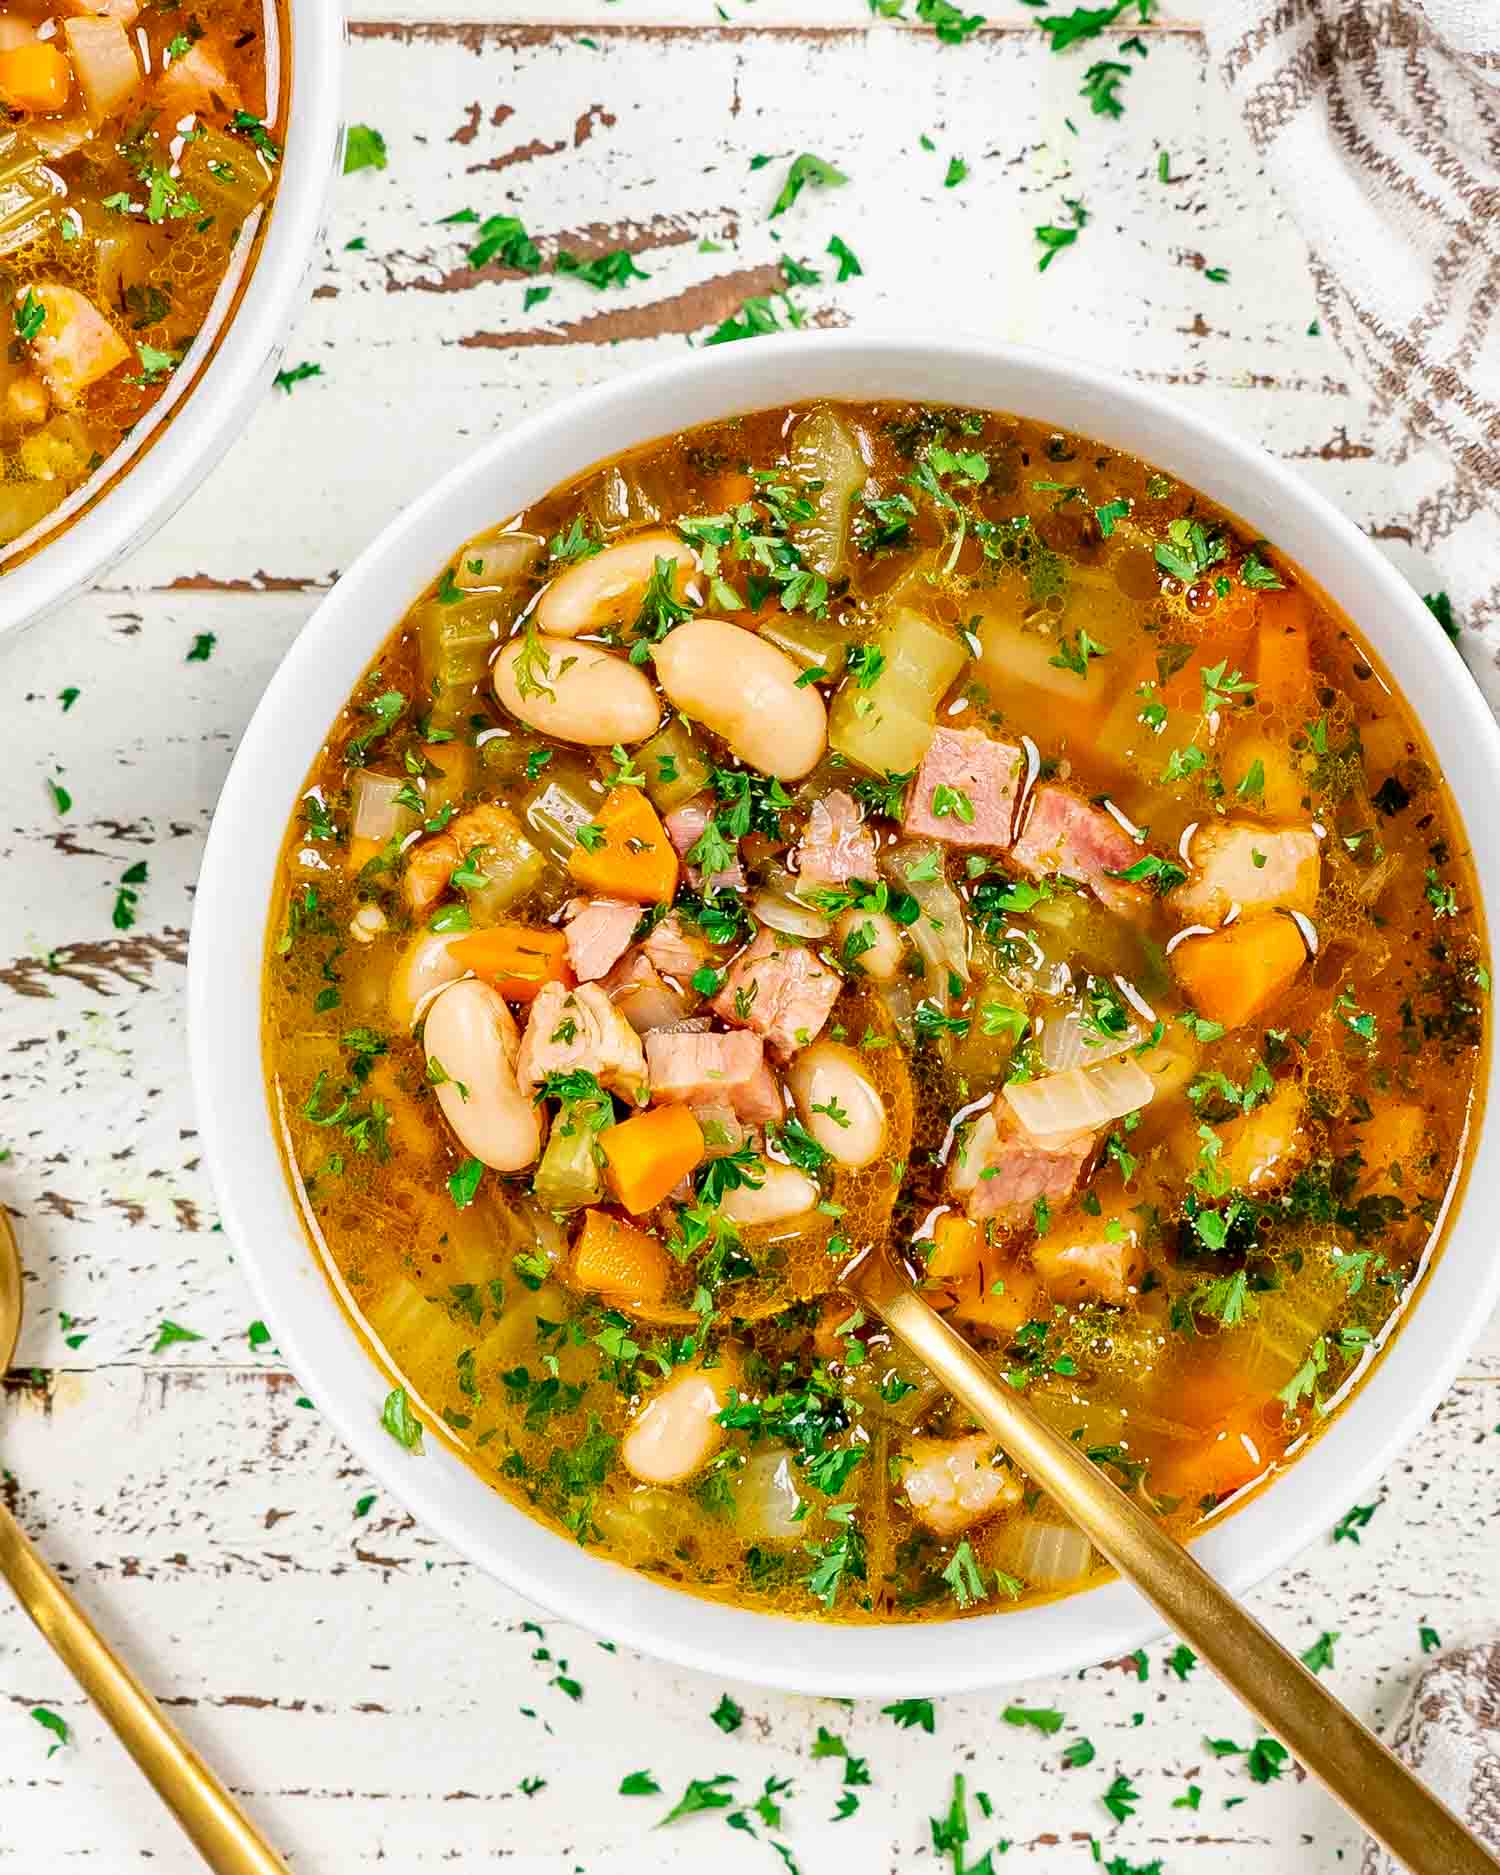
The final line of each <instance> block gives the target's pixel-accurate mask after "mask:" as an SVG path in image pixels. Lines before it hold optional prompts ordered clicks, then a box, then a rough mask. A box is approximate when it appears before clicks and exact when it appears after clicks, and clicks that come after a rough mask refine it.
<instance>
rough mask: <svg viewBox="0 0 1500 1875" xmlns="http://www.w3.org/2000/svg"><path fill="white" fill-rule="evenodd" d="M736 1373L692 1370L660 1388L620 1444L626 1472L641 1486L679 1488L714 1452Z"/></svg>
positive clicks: (723, 1368)
mask: <svg viewBox="0 0 1500 1875" xmlns="http://www.w3.org/2000/svg"><path fill="white" fill-rule="evenodd" d="M737 1372H738V1370H737V1368H735V1367H734V1366H733V1365H732V1364H731V1363H730V1362H728V1361H723V1360H721V1361H720V1363H719V1365H718V1366H717V1367H690V1368H686V1369H684V1371H683V1372H682V1373H680V1374H674V1375H673V1376H672V1378H671V1379H670V1380H669V1381H668V1382H667V1383H666V1385H665V1386H663V1387H659V1388H658V1389H657V1391H656V1392H655V1393H653V1394H652V1395H651V1397H650V1399H649V1400H647V1402H646V1404H645V1405H644V1406H643V1407H642V1408H641V1409H640V1411H639V1412H638V1413H637V1414H636V1416H635V1418H634V1420H633V1421H632V1422H631V1425H630V1429H629V1431H627V1432H626V1434H625V1437H624V1438H623V1439H622V1440H621V1442H620V1457H621V1458H622V1459H623V1460H624V1462H625V1469H626V1470H627V1471H628V1472H629V1473H630V1474H631V1476H632V1477H635V1478H639V1479H640V1481H641V1483H642V1484H681V1483H683V1481H684V1480H685V1479H688V1478H691V1477H692V1476H693V1474H694V1473H695V1472H698V1471H701V1470H702V1469H703V1467H704V1466H705V1465H706V1464H707V1463H708V1461H709V1460H710V1459H711V1458H712V1457H713V1455H714V1453H715V1452H716V1451H718V1449H719V1446H720V1445H721V1444H722V1442H723V1439H724V1428H723V1427H722V1426H721V1425H720V1424H719V1421H718V1415H719V1414H720V1413H721V1412H722V1411H723V1410H724V1405H725V1402H726V1401H727V1400H728V1398H729V1389H730V1388H731V1387H732V1386H733V1385H734V1383H735V1379H736V1376H737Z"/></svg>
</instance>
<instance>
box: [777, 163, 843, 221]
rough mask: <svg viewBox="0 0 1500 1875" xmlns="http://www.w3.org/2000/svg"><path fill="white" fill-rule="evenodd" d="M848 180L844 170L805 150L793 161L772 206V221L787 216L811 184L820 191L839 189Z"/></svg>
mask: <svg viewBox="0 0 1500 1875" xmlns="http://www.w3.org/2000/svg"><path fill="white" fill-rule="evenodd" d="M848 180H849V178H848V177H847V176H846V175H845V174H844V172H843V170H841V169H838V168H836V167H835V166H834V165H833V164H832V163H829V162H825V161H824V159H823V158H822V157H821V156H814V155H813V154H812V152H811V151H810V150H804V151H803V152H802V154H801V155H800V156H797V157H793V159H792V166H791V168H790V169H789V170H788V171H787V175H786V181H785V182H783V183H782V185H781V189H780V192H779V193H778V195H777V197H776V200H775V201H774V202H773V203H772V204H771V215H770V219H771V220H772V221H774V220H775V219H776V217H777V216H778V215H783V214H785V213H786V211H787V210H788V209H789V208H790V207H791V206H792V204H793V202H795V201H796V199H797V197H798V196H799V195H801V193H802V191H803V190H804V189H805V188H806V187H807V186H808V185H809V184H811V185H812V186H813V187H814V188H818V189H838V188H842V187H843V186H844V184H845V183H846V182H847V181H848Z"/></svg>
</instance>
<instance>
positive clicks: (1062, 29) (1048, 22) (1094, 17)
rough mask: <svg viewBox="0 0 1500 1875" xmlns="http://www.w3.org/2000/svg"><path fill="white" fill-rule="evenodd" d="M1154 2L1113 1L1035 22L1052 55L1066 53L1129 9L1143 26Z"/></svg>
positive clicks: (1151, 0) (1149, 0) (1092, 37)
mask: <svg viewBox="0 0 1500 1875" xmlns="http://www.w3.org/2000/svg"><path fill="white" fill-rule="evenodd" d="M1153 6H1154V0H1114V4H1113V5H1112V6H1102V7H1075V8H1074V9H1073V11H1072V12H1071V13H1049V14H1045V15H1044V16H1043V17H1042V18H1041V19H1039V20H1038V21H1037V25H1038V26H1039V27H1040V28H1041V30H1042V31H1043V32H1044V33H1046V35H1047V37H1048V39H1049V40H1050V41H1051V44H1052V50H1053V51H1054V52H1066V51H1067V49H1068V47H1069V46H1073V45H1077V44H1078V43H1079V41H1080V40H1084V39H1097V38H1098V36H1099V35H1100V33H1102V32H1103V31H1104V30H1105V29H1106V27H1109V26H1113V25H1114V23H1115V21H1116V20H1117V19H1119V18H1120V16H1121V15H1122V14H1123V13H1128V12H1129V10H1130V9H1131V8H1132V7H1135V8H1136V9H1137V11H1138V16H1139V19H1140V22H1141V24H1142V25H1143V26H1144V25H1145V24H1146V22H1147V21H1148V20H1149V19H1150V18H1151V14H1152V10H1153Z"/></svg>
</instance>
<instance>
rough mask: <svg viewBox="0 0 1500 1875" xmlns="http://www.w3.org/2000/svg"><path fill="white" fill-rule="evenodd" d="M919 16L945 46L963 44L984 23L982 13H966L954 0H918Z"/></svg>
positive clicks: (917, 9) (917, 10)
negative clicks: (954, 3)
mask: <svg viewBox="0 0 1500 1875" xmlns="http://www.w3.org/2000/svg"><path fill="white" fill-rule="evenodd" d="M916 12H917V18H918V19H919V20H921V21H922V23H923V25H925V26H930V27H931V28H932V30H933V32H934V33H936V35H937V37H938V38H939V39H940V40H941V41H942V43H943V44H944V45H945V46H961V45H962V44H963V43H964V41H965V40H966V39H968V38H971V37H972V36H973V35H974V34H975V33H977V32H978V31H979V29H980V27H981V26H983V25H984V20H985V16H984V14H982V13H965V12H964V10H963V8H962V7H956V6H954V5H953V4H952V0H917V7H916Z"/></svg>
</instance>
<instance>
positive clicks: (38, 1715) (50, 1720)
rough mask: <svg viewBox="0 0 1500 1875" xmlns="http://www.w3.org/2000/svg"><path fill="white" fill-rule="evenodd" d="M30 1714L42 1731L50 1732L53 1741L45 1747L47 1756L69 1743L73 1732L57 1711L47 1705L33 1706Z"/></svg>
mask: <svg viewBox="0 0 1500 1875" xmlns="http://www.w3.org/2000/svg"><path fill="white" fill-rule="evenodd" d="M31 1716H32V1718H33V1719H35V1720H36V1722H37V1724H38V1725H39V1726H41V1728H42V1730H43V1731H45V1732H50V1733H51V1734H52V1738H53V1743H52V1744H51V1745H49V1746H48V1748H47V1756H48V1757H49V1758H50V1757H52V1756H53V1755H54V1754H55V1753H57V1752H59V1751H61V1750H62V1748H63V1746H64V1745H66V1744H69V1743H71V1741H72V1737H73V1734H72V1733H71V1732H70V1731H69V1730H68V1722H67V1720H66V1719H64V1718H62V1717H61V1716H60V1715H59V1714H58V1713H55V1712H53V1711H52V1710H51V1709H50V1708H49V1707H47V1706H33V1707H32V1708H31Z"/></svg>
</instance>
